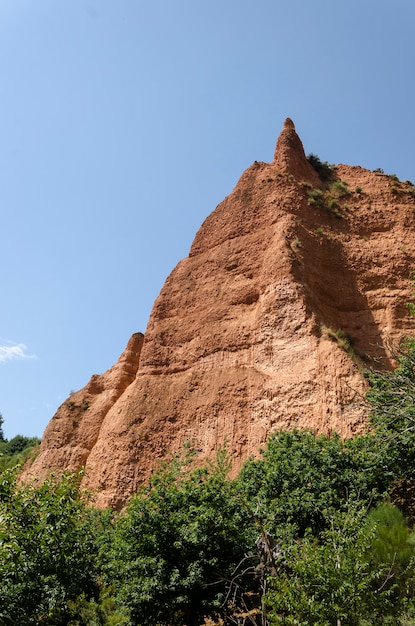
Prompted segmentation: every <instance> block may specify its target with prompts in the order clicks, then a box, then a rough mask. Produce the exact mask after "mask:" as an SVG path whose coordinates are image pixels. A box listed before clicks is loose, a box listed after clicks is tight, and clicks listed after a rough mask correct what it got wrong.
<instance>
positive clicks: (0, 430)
mask: <svg viewBox="0 0 415 626" xmlns="http://www.w3.org/2000/svg"><path fill="white" fill-rule="evenodd" d="M3 424H4V419H3V416H2V414H1V413H0V442H1V441H6V439H5V438H4V433H3Z"/></svg>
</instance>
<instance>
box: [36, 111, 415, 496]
mask: <svg viewBox="0 0 415 626" xmlns="http://www.w3.org/2000/svg"><path fill="white" fill-rule="evenodd" d="M336 178H337V179H341V184H340V183H339V181H337V186H336V185H335V183H336ZM310 183H311V185H310ZM313 187H319V189H318V190H316V189H313ZM316 191H318V194H317V196H315V194H314V196H313V195H312V192H316ZM316 197H317V200H318V201H317V200H316ZM333 207H334V208H333ZM414 266H415V197H414V192H413V187H412V186H411V185H410V184H409V183H401V182H396V180H395V179H393V180H392V178H390V177H388V176H387V175H380V174H379V173H376V172H370V171H368V170H365V169H363V168H360V167H350V166H347V165H341V166H337V167H336V168H335V169H334V170H333V181H331V182H330V181H329V182H327V183H326V185H325V187H324V188H323V186H322V183H321V181H320V179H319V177H318V175H317V174H316V172H315V171H314V170H313V168H312V167H311V165H310V164H309V163H308V161H307V159H306V157H305V155H304V149H303V146H302V143H301V140H300V139H299V137H298V135H297V133H296V131H295V128H294V124H293V122H292V121H291V120H289V119H288V120H286V122H285V125H284V128H283V130H282V132H281V135H280V137H279V138H278V142H277V148H276V151H275V160H274V161H273V162H272V163H261V162H255V163H254V164H253V165H252V166H251V167H249V168H248V169H247V170H246V171H245V172H244V173H243V174H242V176H241V178H240V180H239V181H238V183H237V185H236V187H235V189H234V190H233V191H232V192H231V193H230V194H229V196H227V197H226V198H225V199H224V200H223V202H221V203H220V204H219V205H218V206H217V207H216V209H215V210H214V211H213V212H212V213H211V215H209V216H208V217H207V219H206V220H205V221H204V223H203V224H202V226H201V228H200V229H199V232H198V233H197V235H196V237H195V240H194V242H193V244H192V247H191V251H190V253H189V256H188V257H187V258H185V259H183V260H182V261H180V263H178V265H177V266H176V268H175V269H174V270H173V271H172V272H171V274H170V276H169V277H168V278H167V279H166V282H165V284H164V286H163V288H162V290H161V292H160V294H159V296H158V297H157V299H156V301H155V303H154V306H153V309H152V312H151V315H150V319H149V322H148V325H147V329H146V332H145V337H144V341H143V337H142V335H140V334H137V335H135V336H133V338H132V340H131V341H130V343H129V344H128V346H127V349H126V351H125V352H124V353H123V355H122V356H121V357H120V359H119V361H118V363H117V364H116V365H115V366H114V367H113V368H111V369H109V370H108V372H106V373H105V374H102V375H99V376H93V377H92V379H91V381H90V382H89V383H88V384H87V385H86V387H85V388H84V389H81V390H80V391H78V392H76V393H75V394H73V395H72V396H71V397H70V398H68V400H66V401H65V402H64V403H63V404H62V406H61V407H60V408H59V409H58V411H57V412H56V414H55V415H54V417H53V418H52V419H51V421H50V423H49V425H48V427H47V428H46V431H45V433H44V436H43V438H42V445H41V450H40V453H39V455H38V456H37V458H36V459H35V460H34V462H33V465H32V466H31V467H30V468H26V470H25V478H26V479H28V477H29V476H30V475H34V476H39V477H42V476H45V475H46V474H47V473H48V472H49V471H50V470H51V469H58V470H60V469H71V470H73V469H76V468H77V467H80V466H82V465H85V466H86V468H87V478H86V479H85V486H86V487H87V488H89V489H90V490H92V491H93V492H95V493H96V494H97V495H96V502H97V504H98V505H99V506H107V505H112V506H114V507H117V508H120V507H122V506H124V504H125V503H126V501H127V500H128V498H129V496H130V495H131V494H132V493H133V492H134V491H135V490H136V489H137V487H138V486H139V485H140V484H141V483H142V482H143V481H144V480H146V478H147V477H148V475H149V473H150V472H151V470H152V468H153V467H154V466H155V464H156V463H157V462H158V460H160V459H162V458H165V457H166V455H167V454H168V453H169V452H170V451H173V452H177V451H179V450H180V449H181V448H182V446H183V444H184V442H186V441H189V442H190V443H191V444H192V446H193V447H194V449H195V450H197V451H198V454H199V459H200V460H203V459H206V458H212V457H214V456H215V454H216V450H217V449H218V447H219V446H223V444H224V443H225V442H226V445H227V447H228V450H229V452H230V453H231V454H232V455H233V458H234V468H235V471H236V470H237V469H238V467H239V466H240V465H241V463H242V462H243V460H244V459H246V458H247V456H249V455H251V454H253V455H255V454H257V453H258V450H259V448H260V447H261V446H263V445H264V443H265V441H266V439H267V437H268V436H269V435H270V433H272V432H274V431H276V430H281V429H292V428H310V429H313V430H314V431H316V432H324V433H331V432H333V431H336V432H338V433H340V434H341V436H343V437H348V436H352V435H353V434H354V433H357V432H362V431H363V430H364V429H365V428H366V412H365V407H364V405H363V404H362V401H361V398H362V395H363V394H364V392H365V389H366V380H365V378H364V376H363V375H362V368H364V367H367V366H373V365H375V366H376V367H387V366H388V365H390V362H389V360H388V354H387V346H388V343H390V342H392V343H393V342H397V341H398V340H399V338H400V337H401V336H402V335H405V334H413V333H414V320H413V318H410V317H409V316H408V314H407V309H406V307H405V303H406V302H407V301H408V300H410V299H411V297H412V288H411V284H410V281H409V280H408V276H409V273H410V271H411V270H412V269H413V268H414ZM120 306H122V303H120ZM141 346H142V349H141Z"/></svg>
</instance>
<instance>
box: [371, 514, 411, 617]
mask: <svg viewBox="0 0 415 626" xmlns="http://www.w3.org/2000/svg"><path fill="white" fill-rule="evenodd" d="M366 523H367V525H368V526H369V527H370V526H373V527H374V528H375V535H374V538H373V541H372V544H371V548H370V557H371V558H370V562H371V565H372V567H374V568H377V569H379V567H380V566H383V573H382V576H381V577H380V582H381V586H382V589H385V590H388V591H389V596H390V597H391V599H392V600H393V602H394V606H395V607H397V606H398V605H399V603H400V602H401V601H402V600H403V599H404V598H408V597H412V596H413V595H414V591H413V586H414V582H415V572H414V565H415V563H414V557H415V534H414V533H413V532H412V531H411V530H410V529H409V528H408V525H407V522H406V519H405V517H404V515H403V513H402V512H401V511H400V510H399V509H398V508H396V507H395V506H392V504H390V503H385V504H381V505H380V506H378V507H377V508H376V509H374V510H373V511H371V512H370V513H369V515H368V518H367V522H366Z"/></svg>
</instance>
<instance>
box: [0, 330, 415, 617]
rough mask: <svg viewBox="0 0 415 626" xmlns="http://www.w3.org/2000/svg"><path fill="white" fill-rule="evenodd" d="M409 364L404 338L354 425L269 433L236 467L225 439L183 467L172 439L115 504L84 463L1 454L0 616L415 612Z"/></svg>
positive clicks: (185, 459) (414, 445) (413, 363)
mask: <svg viewBox="0 0 415 626" xmlns="http://www.w3.org/2000/svg"><path fill="white" fill-rule="evenodd" d="M414 369H415V346H414V342H408V343H407V344H406V345H405V347H404V350H403V352H402V354H401V356H400V358H399V365H398V367H397V368H396V370H395V371H394V372H389V373H384V374H379V373H375V372H372V373H370V374H368V378H369V381H370V385H371V387H370V391H369V394H368V401H369V402H370V406H371V414H370V425H371V429H370V431H369V432H368V434H366V435H364V436H359V437H356V438H354V439H350V440H341V439H340V437H339V436H337V435H332V436H331V437H327V436H315V435H314V434H312V433H311V432H307V431H293V432H286V433H277V434H275V435H274V436H272V437H271V438H270V440H269V441H268V443H267V446H266V448H265V449H264V450H263V452H262V455H261V457H260V458H259V459H257V460H254V459H251V460H249V461H247V462H246V463H245V465H244V466H243V468H242V470H241V471H240V473H239V475H238V476H237V477H236V478H235V479H231V478H230V477H229V470H230V460H229V458H228V456H227V454H226V452H225V451H223V450H222V451H220V452H219V453H218V456H217V459H216V462H215V463H212V464H207V465H206V466H205V467H203V468H202V469H197V470H194V469H193V470H192V469H190V468H191V460H192V454H191V451H190V450H188V449H185V450H184V451H183V454H182V455H179V456H174V457H172V458H171V459H170V461H169V462H166V463H164V464H162V465H161V466H160V468H159V469H158V470H157V471H156V472H155V473H154V474H153V476H152V478H151V480H150V481H149V482H148V484H146V485H144V486H143V487H142V488H141V489H140V490H139V491H138V493H137V494H136V495H135V496H134V497H133V498H132V499H131V501H130V503H129V505H128V507H127V508H126V510H125V511H123V512H121V513H117V512H113V511H98V510H96V509H94V507H93V501H92V499H91V497H90V496H88V494H87V493H85V492H84V491H83V490H82V489H81V488H80V481H81V478H82V473H80V474H76V475H64V476H59V477H53V476H51V477H50V478H49V480H47V481H46V482H44V483H42V484H41V483H34V484H32V485H21V484H19V482H18V480H17V475H18V469H10V468H4V469H3V470H2V472H1V473H0V580H1V585H0V624H4V625H8V624H28V625H30V624H47V625H50V626H53V625H58V626H59V625H61V624H62V625H63V624H67V625H69V626H83V625H85V626H86V625H88V626H91V625H92V626H100V625H101V626H115V625H124V626H128V625H152V626H157V625H160V626H183V625H187V626H197V625H199V624H203V622H204V617H205V616H209V617H211V618H212V619H214V620H217V623H223V624H229V625H230V624H239V625H241V626H242V625H243V624H246V625H248V624H251V625H256V626H260V625H262V626H264V625H265V624H268V625H269V626H274V625H282V626H288V625H290V626H294V625H295V626H307V625H313V624H314V625H318V626H331V625H333V626H369V625H374V624H385V625H386V624H401V626H404V625H405V626H410V625H414V624H415V534H414V532H413V524H414V521H415V515H414V512H415V403H414V399H415V374H414ZM0 426H1V424H0ZM0 432H2V431H0ZM3 443H4V440H3V441H2V442H0V445H2V444H3ZM220 619H221V620H223V621H222V622H220V621H219V620H220Z"/></svg>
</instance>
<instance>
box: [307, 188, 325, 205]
mask: <svg viewBox="0 0 415 626" xmlns="http://www.w3.org/2000/svg"><path fill="white" fill-rule="evenodd" d="M307 200H308V204H309V205H311V206H324V196H323V192H322V191H321V189H311V190H310V191H309V192H308V195H307Z"/></svg>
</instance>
